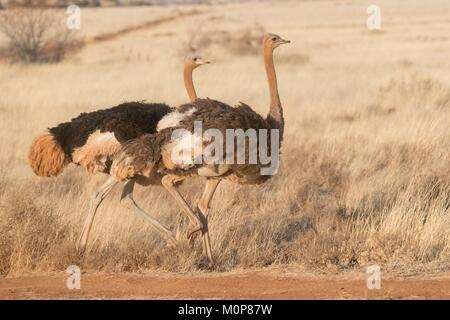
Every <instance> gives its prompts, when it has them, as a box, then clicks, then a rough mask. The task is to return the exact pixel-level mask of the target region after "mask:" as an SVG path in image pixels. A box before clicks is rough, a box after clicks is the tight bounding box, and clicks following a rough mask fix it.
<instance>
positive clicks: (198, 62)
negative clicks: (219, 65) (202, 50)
mask: <svg viewBox="0 0 450 320" xmlns="http://www.w3.org/2000/svg"><path fill="white" fill-rule="evenodd" d="M195 62H196V63H197V64H198V65H204V64H210V63H211V61H208V60H203V59H201V58H199V59H197V61H195Z"/></svg>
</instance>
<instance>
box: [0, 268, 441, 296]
mask: <svg viewBox="0 0 450 320" xmlns="http://www.w3.org/2000/svg"><path fill="white" fill-rule="evenodd" d="M66 279H67V277H66V275H65V274H58V275H55V276H30V277H21V278H9V279H2V280H0V299H93V298H94V299H95V298H97V299H98V298H100V299H450V274H443V275H440V276H436V277H433V278H422V277H414V278H410V279H403V280H400V279H395V280H394V279H392V280H391V279H388V280H382V285H381V289H380V290H368V289H367V287H366V281H365V278H364V276H361V275H352V276H345V277H343V276H339V277H332V278H324V277H322V276H320V277H319V276H310V275H304V276H286V275H285V274H283V273H281V272H270V273H268V272H256V271H252V272H245V273H230V274H206V275H195V276H192V275H183V276H168V275H157V274H147V275H135V274H114V275H113V274H110V275H106V274H83V275H82V278H81V286H82V288H81V289H80V290H69V289H67V288H66Z"/></svg>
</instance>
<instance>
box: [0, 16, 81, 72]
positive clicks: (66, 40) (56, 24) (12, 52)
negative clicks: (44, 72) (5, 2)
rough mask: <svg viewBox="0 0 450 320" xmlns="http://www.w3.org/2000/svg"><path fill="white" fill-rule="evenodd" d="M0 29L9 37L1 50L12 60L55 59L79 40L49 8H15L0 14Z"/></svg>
mask: <svg viewBox="0 0 450 320" xmlns="http://www.w3.org/2000/svg"><path fill="white" fill-rule="evenodd" d="M0 31H1V32H3V33H4V34H5V35H6V37H7V39H8V46H7V48H6V50H5V52H4V54H6V55H7V57H9V58H10V59H11V60H13V61H22V62H26V63H40V62H58V61H61V60H62V59H63V58H64V57H65V56H66V54H67V53H68V52H70V51H72V50H74V49H76V48H78V47H79V46H80V42H79V41H78V40H77V39H76V37H75V35H74V33H73V32H72V31H70V30H69V29H68V28H67V27H66V25H65V24H64V20H63V19H62V16H60V14H59V13H58V12H57V11H56V10H51V9H41V8H14V9H9V10H5V11H4V12H2V13H1V14H0Z"/></svg>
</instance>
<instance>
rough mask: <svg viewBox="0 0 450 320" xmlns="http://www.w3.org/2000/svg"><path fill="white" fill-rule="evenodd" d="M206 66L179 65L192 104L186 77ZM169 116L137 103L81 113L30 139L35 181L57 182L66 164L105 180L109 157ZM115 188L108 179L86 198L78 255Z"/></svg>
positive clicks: (195, 62)
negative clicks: (98, 174) (49, 180)
mask: <svg viewBox="0 0 450 320" xmlns="http://www.w3.org/2000/svg"><path fill="white" fill-rule="evenodd" d="M207 63H209V61H205V60H203V59H202V58H200V57H197V56H195V57H190V58H187V59H186V60H185V64H184V81H185V87H186V90H187V93H188V95H189V97H190V98H191V99H193V100H195V99H196V98H197V97H196V93H195V89H194V86H193V83H192V72H193V70H194V69H195V68H197V67H199V66H201V65H204V64H207ZM174 114H179V113H178V112H177V111H176V109H174V108H172V107H169V106H168V105H166V104H163V103H143V102H126V103H122V104H120V105H118V106H115V107H112V108H109V109H103V110H98V111H94V112H90V113H82V114H80V115H79V116H78V117H76V118H74V119H72V120H71V121H70V122H65V123H61V124H59V125H58V126H56V127H53V128H50V129H48V130H46V131H45V132H44V133H42V134H41V135H39V136H38V137H36V138H35V139H34V141H33V142H32V144H31V146H30V149H29V154H28V159H29V163H30V166H31V168H32V170H33V172H34V173H35V174H36V175H38V176H41V177H52V176H57V175H58V174H60V173H61V172H62V171H63V170H64V168H65V167H66V166H67V165H68V164H69V163H74V164H76V165H79V166H81V167H84V168H85V169H86V171H87V172H88V173H91V174H95V173H98V172H102V173H106V174H108V175H109V173H110V168H111V163H112V156H113V154H114V153H115V152H117V151H118V150H119V149H120V147H121V146H122V145H123V144H124V143H126V142H127V141H129V140H131V139H135V138H137V137H139V136H141V135H144V134H151V133H155V132H157V130H158V126H161V123H160V122H161V121H162V122H165V123H166V125H165V126H170V122H171V121H170V119H172V122H173V120H174V116H173V115H174ZM168 119H169V121H168ZM116 183H117V180H115V179H114V178H112V177H110V178H109V179H108V180H107V181H106V182H105V183H104V184H103V185H102V186H101V187H100V188H98V189H97V190H96V191H95V192H94V194H93V195H92V200H91V203H90V207H89V212H88V215H87V217H86V220H85V222H84V226H83V230H82V232H81V234H80V237H79V239H78V244H77V247H78V248H79V250H80V251H83V250H84V248H85V246H86V243H87V239H88V236H89V231H90V229H91V226H92V223H93V221H94V217H95V214H96V211H97V209H98V207H99V206H100V204H101V203H102V201H103V200H104V199H105V198H106V196H107V195H108V194H109V192H110V191H111V190H112V188H113V187H114V185H115V184H116ZM136 208H138V207H137V206H136ZM138 211H139V213H141V214H142V215H143V216H144V218H145V219H146V220H149V221H150V222H151V223H152V224H153V225H154V226H155V227H156V228H157V229H160V230H164V231H163V232H165V233H166V235H167V238H168V241H169V242H170V243H171V244H175V243H176V242H175V239H174V238H173V236H172V234H171V233H170V234H169V233H167V232H166V228H164V227H163V226H161V225H160V224H159V223H158V222H157V221H156V220H154V219H152V218H151V217H150V216H148V215H147V214H146V213H145V212H144V211H143V210H142V209H140V208H138Z"/></svg>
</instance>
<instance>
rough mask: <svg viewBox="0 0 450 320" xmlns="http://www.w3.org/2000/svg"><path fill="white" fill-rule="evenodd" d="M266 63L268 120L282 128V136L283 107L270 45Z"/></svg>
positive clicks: (275, 126) (266, 53)
mask: <svg viewBox="0 0 450 320" xmlns="http://www.w3.org/2000/svg"><path fill="white" fill-rule="evenodd" d="M264 64H265V67H266V74H267V81H268V83H269V91H270V110H269V114H268V115H267V120H268V121H269V123H270V124H271V125H272V127H273V128H276V129H280V138H282V137H283V130H284V118H283V107H282V106H281V102H280V96H279V94H278V83H277V75H276V73H275V67H274V65H273V49H272V48H270V47H268V46H267V47H265V48H264Z"/></svg>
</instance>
